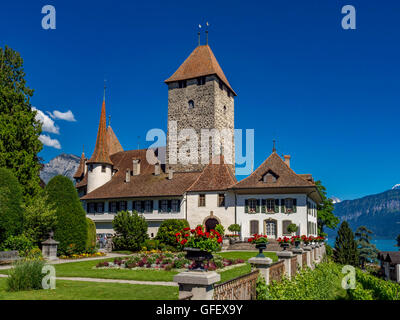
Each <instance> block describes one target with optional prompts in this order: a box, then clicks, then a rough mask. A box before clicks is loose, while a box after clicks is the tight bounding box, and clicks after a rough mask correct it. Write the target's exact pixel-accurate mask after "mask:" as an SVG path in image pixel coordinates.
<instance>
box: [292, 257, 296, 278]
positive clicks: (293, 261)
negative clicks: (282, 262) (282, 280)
mask: <svg viewBox="0 0 400 320" xmlns="http://www.w3.org/2000/svg"><path fill="white" fill-rule="evenodd" d="M296 273H297V257H296V256H294V257H293V258H292V259H291V261H290V276H291V277H292V278H294V277H295V276H296Z"/></svg>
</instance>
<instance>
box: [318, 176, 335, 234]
mask: <svg viewBox="0 0 400 320" xmlns="http://www.w3.org/2000/svg"><path fill="white" fill-rule="evenodd" d="M315 185H316V186H317V189H318V191H319V193H320V194H321V197H322V203H319V204H317V212H318V213H317V220H318V235H320V236H324V237H326V236H327V234H326V233H325V232H324V228H325V227H326V228H329V229H335V228H336V226H337V225H338V223H339V222H340V220H339V218H338V217H336V216H335V215H334V214H333V209H334V207H333V203H332V200H331V199H328V198H327V196H326V188H325V187H324V186H323V185H322V183H321V181H319V180H318V181H316V182H315Z"/></svg>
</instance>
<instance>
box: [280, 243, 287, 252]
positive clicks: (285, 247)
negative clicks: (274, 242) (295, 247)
mask: <svg viewBox="0 0 400 320" xmlns="http://www.w3.org/2000/svg"><path fill="white" fill-rule="evenodd" d="M280 246H281V248H282V249H283V251H286V249H287V248H289V243H281V244H280Z"/></svg>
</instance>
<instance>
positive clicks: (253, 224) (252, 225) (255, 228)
mask: <svg viewBox="0 0 400 320" xmlns="http://www.w3.org/2000/svg"><path fill="white" fill-rule="evenodd" d="M256 233H257V234H258V221H257V220H252V221H250V234H251V235H253V234H256Z"/></svg>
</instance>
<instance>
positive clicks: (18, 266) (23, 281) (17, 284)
mask: <svg viewBox="0 0 400 320" xmlns="http://www.w3.org/2000/svg"><path fill="white" fill-rule="evenodd" d="M44 265H45V262H44V261H40V260H25V261H18V262H16V263H15V264H14V268H12V269H10V271H9V275H8V278H7V291H22V290H38V289H42V279H43V278H44V276H45V275H46V274H43V273H42V268H43V266H44Z"/></svg>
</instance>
